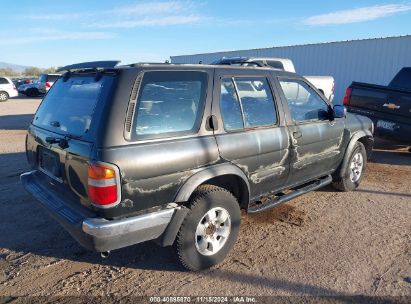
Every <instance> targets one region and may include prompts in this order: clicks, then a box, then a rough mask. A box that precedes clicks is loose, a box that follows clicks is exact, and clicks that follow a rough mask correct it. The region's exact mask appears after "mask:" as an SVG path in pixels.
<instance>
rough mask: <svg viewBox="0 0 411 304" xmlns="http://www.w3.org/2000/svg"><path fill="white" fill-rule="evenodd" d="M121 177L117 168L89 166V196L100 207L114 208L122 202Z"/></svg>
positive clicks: (112, 166) (101, 165)
mask: <svg viewBox="0 0 411 304" xmlns="http://www.w3.org/2000/svg"><path fill="white" fill-rule="evenodd" d="M119 181H120V176H119V171H118V169H117V167H115V166H114V165H109V164H105V163H104V164H101V163H97V164H89V166H88V195H89V198H90V200H91V202H92V203H93V204H94V205H96V206H100V207H106V208H107V207H112V206H114V205H116V204H117V203H118V202H119V201H120V188H119V187H120V182H119Z"/></svg>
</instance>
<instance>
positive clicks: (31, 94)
mask: <svg viewBox="0 0 411 304" xmlns="http://www.w3.org/2000/svg"><path fill="white" fill-rule="evenodd" d="M26 95H27V96H29V97H37V96H38V95H39V91H38V90H37V89H28V90H27V91H26Z"/></svg>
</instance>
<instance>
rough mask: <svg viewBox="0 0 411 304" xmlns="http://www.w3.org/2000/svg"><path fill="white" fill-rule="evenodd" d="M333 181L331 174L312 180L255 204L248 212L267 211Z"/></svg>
mask: <svg viewBox="0 0 411 304" xmlns="http://www.w3.org/2000/svg"><path fill="white" fill-rule="evenodd" d="M331 182H332V177H331V175H328V176H326V177H323V178H321V179H318V180H315V181H314V182H312V183H310V184H308V185H306V186H304V187H301V188H299V189H296V190H294V191H292V192H290V193H287V194H284V195H282V196H280V197H278V198H275V199H273V200H271V201H270V202H268V203H262V204H259V205H257V206H255V207H251V208H248V213H251V214H252V213H258V212H262V211H265V210H267V209H270V208H273V207H275V206H277V205H279V204H282V203H285V202H287V201H289V200H292V199H294V198H296V197H298V196H300V195H302V194H304V193H307V192H311V191H313V190H317V189H319V188H322V187H324V186H326V185H328V184H330V183H331Z"/></svg>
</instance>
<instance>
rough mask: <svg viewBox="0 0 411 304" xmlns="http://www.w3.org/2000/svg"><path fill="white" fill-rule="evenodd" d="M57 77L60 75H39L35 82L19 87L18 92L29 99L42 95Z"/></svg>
mask: <svg viewBox="0 0 411 304" xmlns="http://www.w3.org/2000/svg"><path fill="white" fill-rule="evenodd" d="M59 77H60V74H41V75H40V77H39V78H38V80H37V81H35V82H32V83H28V84H23V85H21V86H19V87H18V91H19V93H21V94H24V95H27V96H30V97H36V96H39V95H44V94H46V93H47V92H48V90H50V88H51V87H52V86H53V84H54V82H55V81H56V80H57V79H58V78H59Z"/></svg>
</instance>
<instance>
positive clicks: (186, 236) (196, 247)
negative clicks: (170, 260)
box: [176, 185, 241, 271]
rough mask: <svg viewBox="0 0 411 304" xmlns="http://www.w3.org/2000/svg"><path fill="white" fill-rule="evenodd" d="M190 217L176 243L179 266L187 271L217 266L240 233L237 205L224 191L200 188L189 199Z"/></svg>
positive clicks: (213, 188) (182, 227) (181, 229)
mask: <svg viewBox="0 0 411 304" xmlns="http://www.w3.org/2000/svg"><path fill="white" fill-rule="evenodd" d="M189 203H190V205H189V209H190V211H189V213H188V214H187V216H186V218H185V219H184V221H183V223H182V225H181V227H180V230H179V232H178V235H177V240H176V250H177V255H178V258H179V260H180V262H181V264H182V265H183V266H184V267H185V268H187V269H189V270H193V271H196V270H200V269H205V268H209V267H211V266H214V265H216V264H218V263H220V262H221V261H222V260H223V259H224V258H225V257H226V255H227V254H228V252H229V251H230V250H231V248H232V247H233V246H234V244H235V242H236V240H237V236H238V232H239V229H240V220H241V213H240V207H239V205H238V201H237V200H236V198H235V197H234V196H233V195H232V194H231V193H230V192H229V191H227V190H226V189H224V188H220V187H217V186H213V185H202V186H200V187H199V188H198V189H197V190H196V191H195V192H194V194H193V196H192V198H191V199H190V202H189Z"/></svg>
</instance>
